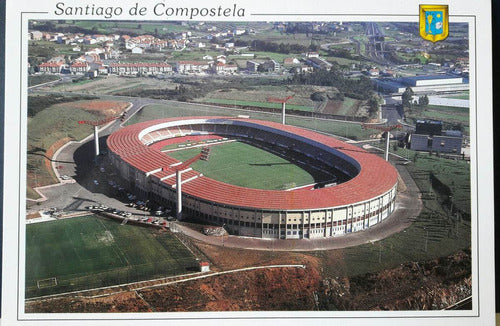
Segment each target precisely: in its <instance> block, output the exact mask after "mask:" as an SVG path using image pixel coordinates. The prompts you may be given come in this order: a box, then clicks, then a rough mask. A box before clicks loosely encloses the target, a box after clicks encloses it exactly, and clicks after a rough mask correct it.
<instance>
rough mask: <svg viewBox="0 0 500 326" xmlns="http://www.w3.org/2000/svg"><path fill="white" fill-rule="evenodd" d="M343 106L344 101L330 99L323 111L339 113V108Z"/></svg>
mask: <svg viewBox="0 0 500 326" xmlns="http://www.w3.org/2000/svg"><path fill="white" fill-rule="evenodd" d="M341 107H342V101H336V100H328V101H327V103H326V105H325V107H324V108H323V111H322V112H321V113H325V114H339V110H340V108H341Z"/></svg>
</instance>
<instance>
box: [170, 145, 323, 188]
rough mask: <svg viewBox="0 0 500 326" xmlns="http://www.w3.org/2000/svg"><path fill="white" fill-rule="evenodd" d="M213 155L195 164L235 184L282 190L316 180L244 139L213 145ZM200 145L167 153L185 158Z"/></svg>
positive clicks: (221, 179)
mask: <svg viewBox="0 0 500 326" xmlns="http://www.w3.org/2000/svg"><path fill="white" fill-rule="evenodd" d="M210 150H211V152H210V159H209V160H208V161H201V160H200V161H197V162H195V163H194V164H192V165H191V166H192V168H193V169H194V170H196V171H199V172H201V173H203V175H204V176H206V177H208V178H211V179H215V180H218V181H222V182H225V183H229V184H232V185H236V186H242V187H247V188H256V189H270V190H283V189H288V188H293V187H298V186H303V185H307V184H312V183H314V182H315V181H314V177H313V176H312V175H311V174H309V173H308V172H306V171H305V170H304V169H303V168H301V167H299V166H297V165H295V164H294V163H292V162H290V161H288V160H286V159H284V158H282V157H280V156H277V155H275V154H273V153H270V152H267V151H265V150H263V149H260V148H257V147H254V146H252V145H249V144H246V143H242V142H238V141H237V142H231V143H224V144H219V145H215V146H211V147H210ZM199 152H200V148H190V149H185V150H181V151H175V152H169V153H168V155H169V156H171V157H174V158H176V159H178V160H180V161H186V160H188V159H189V158H191V157H193V156H195V155H197V154H198V153H199Z"/></svg>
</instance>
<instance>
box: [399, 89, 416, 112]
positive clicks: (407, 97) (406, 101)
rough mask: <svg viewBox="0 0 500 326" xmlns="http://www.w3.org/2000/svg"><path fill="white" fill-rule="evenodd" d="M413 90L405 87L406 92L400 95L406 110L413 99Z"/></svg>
mask: <svg viewBox="0 0 500 326" xmlns="http://www.w3.org/2000/svg"><path fill="white" fill-rule="evenodd" d="M413 94H414V93H413V90H412V89H411V87H409V86H408V87H406V90H405V91H404V92H403V94H402V95H401V101H402V103H403V107H407V108H411V104H412V103H411V101H412V98H413Z"/></svg>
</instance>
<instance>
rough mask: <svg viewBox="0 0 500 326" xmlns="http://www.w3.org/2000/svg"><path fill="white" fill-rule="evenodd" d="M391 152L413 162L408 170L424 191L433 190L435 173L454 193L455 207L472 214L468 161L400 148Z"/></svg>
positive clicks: (390, 148) (391, 147) (381, 145)
mask: <svg viewBox="0 0 500 326" xmlns="http://www.w3.org/2000/svg"><path fill="white" fill-rule="evenodd" d="M372 145H375V144H372ZM378 147H381V148H382V147H384V145H383V144H379V145H378ZM389 151H390V152H391V153H395V154H397V155H400V156H402V157H407V158H408V159H410V160H412V163H411V164H409V165H408V166H407V168H408V170H409V171H410V173H411V174H412V176H413V177H414V178H415V179H418V180H420V181H419V182H420V185H421V188H422V190H423V191H429V189H430V188H431V184H430V179H429V173H433V174H434V175H435V176H436V178H438V179H439V181H441V182H442V183H443V184H445V185H447V186H448V187H449V188H450V190H451V191H452V193H453V195H452V198H451V200H452V202H453V205H454V206H456V207H458V208H460V209H461V210H463V211H465V212H469V213H470V205H471V188H470V164H469V163H468V162H467V161H464V160H453V159H448V158H443V157H437V156H436V155H435V154H434V155H432V156H429V154H428V153H426V152H417V151H412V150H409V149H404V148H400V147H398V148H397V150H394V148H393V146H389ZM415 157H416V159H415Z"/></svg>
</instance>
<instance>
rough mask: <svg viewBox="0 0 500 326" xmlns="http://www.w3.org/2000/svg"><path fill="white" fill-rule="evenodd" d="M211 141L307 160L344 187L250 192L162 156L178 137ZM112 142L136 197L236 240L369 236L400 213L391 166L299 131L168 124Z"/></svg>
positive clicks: (237, 124)
mask: <svg viewBox="0 0 500 326" xmlns="http://www.w3.org/2000/svg"><path fill="white" fill-rule="evenodd" d="M207 135H212V136H219V137H224V138H223V139H229V138H233V139H234V138H237V139H241V140H243V141H246V142H248V143H251V144H258V146H260V147H265V148H267V149H268V150H274V151H280V152H281V154H282V155H283V156H288V157H290V156H294V157H297V158H298V159H300V160H302V161H304V160H307V161H308V163H309V165H314V166H316V167H317V168H318V169H323V170H332V171H335V172H334V173H335V174H336V175H339V176H340V178H339V180H340V181H339V182H338V183H337V182H331V183H325V182H323V183H321V182H319V183H317V184H313V185H308V186H304V187H297V188H293V189H286V190H266V189H253V188H246V187H241V186H235V185H231V184H227V183H224V182H221V181H218V180H214V179H211V178H208V177H206V176H204V175H203V174H201V173H199V172H197V171H195V170H193V169H192V168H190V167H189V163H190V162H191V161H193V160H195V159H198V158H199V156H198V157H196V158H193V160H191V161H186V162H179V161H178V160H176V159H174V158H172V157H170V156H169V155H167V154H165V153H162V152H161V151H160V149H161V148H162V146H164V145H165V144H168V143H171V142H172V140H173V139H177V140H179V139H187V138H189V140H190V141H191V142H194V141H195V140H196V138H197V137H206V136H207ZM107 144H108V148H109V150H110V160H111V162H112V164H113V165H114V166H115V167H116V168H117V170H118V171H119V174H120V175H121V177H122V178H123V179H124V180H126V181H128V182H129V184H130V186H131V187H132V188H134V189H135V191H136V192H137V193H139V194H141V195H142V196H146V197H148V198H150V199H152V200H154V201H157V202H159V203H163V204H165V205H171V206H173V207H177V216H178V217H179V218H181V217H182V214H183V212H184V213H186V214H189V215H190V216H195V217H197V218H201V219H203V220H205V221H207V222H211V223H214V224H218V225H223V226H224V227H225V228H226V229H227V230H228V231H229V232H230V233H233V234H235V235H242V236H251V237H259V238H279V239H301V238H324V237H333V236H336V235H342V234H346V233H351V232H357V231H361V230H365V229H367V228H369V227H371V226H372V225H374V224H377V223H379V222H381V221H382V220H383V219H385V218H387V217H388V216H389V215H390V214H391V213H392V212H393V211H394V209H395V200H396V193H397V183H398V173H397V171H396V170H395V168H394V167H392V166H391V165H390V164H389V163H387V162H386V161H384V160H383V159H381V158H379V157H377V156H375V155H373V154H370V153H368V152H366V151H364V150H362V149H359V148H358V147H355V146H353V145H349V144H347V143H344V142H342V141H339V140H336V139H334V138H331V137H328V136H325V135H321V134H318V133H315V132H311V131H307V130H304V129H301V128H297V127H292V126H287V125H282V124H277V123H273V122H267V121H257V120H251V119H247V118H228V117H215V118H214V117H210V118H207V117H191V118H169V119H161V120H153V121H147V122H143V123H138V124H134V125H131V126H128V127H126V128H123V129H121V130H118V131H116V132H115V133H113V134H111V135H110V136H109V138H108V140H107ZM255 146H257V145H255ZM200 155H201V154H200ZM242 173H244V171H242ZM181 189H182V190H181ZM180 194H182V196H181V195H180Z"/></svg>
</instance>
